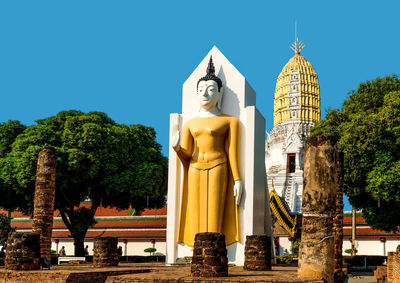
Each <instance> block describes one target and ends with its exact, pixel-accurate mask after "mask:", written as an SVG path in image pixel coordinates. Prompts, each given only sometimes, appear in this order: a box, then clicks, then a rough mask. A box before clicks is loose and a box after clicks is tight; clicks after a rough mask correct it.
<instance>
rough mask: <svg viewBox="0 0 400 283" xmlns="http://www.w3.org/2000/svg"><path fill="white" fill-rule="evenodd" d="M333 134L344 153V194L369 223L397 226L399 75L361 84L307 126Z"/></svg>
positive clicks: (399, 208)
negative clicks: (324, 114)
mask: <svg viewBox="0 0 400 283" xmlns="http://www.w3.org/2000/svg"><path fill="white" fill-rule="evenodd" d="M311 135H312V136H317V135H331V136H335V137H336V138H337V140H338V148H339V149H340V150H342V151H343V153H344V193H345V194H346V195H347V196H348V197H349V200H350V203H351V204H352V205H353V206H355V207H357V208H359V209H362V210H363V216H364V217H365V218H366V220H367V223H368V224H370V225H371V226H372V227H373V228H376V229H382V230H386V231H395V230H397V229H398V227H399V226H400V220H399V217H398V215H399V214H400V190H399V188H400V150H399V149H400V80H399V78H398V76H396V75H393V76H388V77H385V78H377V79H375V80H374V81H367V82H365V83H361V84H360V85H359V87H358V89H357V90H356V91H353V92H352V93H351V94H350V96H349V98H348V99H347V100H346V101H345V102H344V103H343V107H342V109H340V110H339V109H336V110H330V111H329V112H328V113H327V115H326V118H325V119H324V120H321V122H319V123H317V125H316V126H315V127H314V128H313V129H312V130H311Z"/></svg>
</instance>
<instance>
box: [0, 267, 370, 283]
mask: <svg viewBox="0 0 400 283" xmlns="http://www.w3.org/2000/svg"><path fill="white" fill-rule="evenodd" d="M2 271H3V272H4V269H3V268H0V273H1V272H2ZM107 271H111V273H114V274H113V275H111V274H110V277H108V280H107V282H158V280H160V279H162V281H166V280H167V281H168V282H177V280H180V281H183V282H192V280H193V278H192V277H191V276H190V266H189V265H188V266H165V264H164V263H153V262H152V263H120V264H119V266H118V267H108V268H93V267H92V266H91V265H89V264H87V263H86V264H62V265H60V266H52V268H51V270H49V271H47V270H41V271H31V273H32V274H34V273H46V272H47V273H48V275H51V274H63V273H77V272H78V273H93V272H107ZM136 272H145V273H136ZM23 273H30V272H29V271H25V272H23ZM127 273H135V274H127ZM296 280H299V279H298V277H297V267H296V266H283V265H282V266H280V265H274V266H272V271H257V272H253V271H246V270H243V267H241V266H230V267H229V278H225V279H223V278H221V279H218V280H216V281H218V282H220V281H221V282H228V281H230V282H294V281H296ZM0 281H1V280H0ZM54 282H58V281H53V283H54ZM297 282H300V281H297ZM309 282H310V281H309ZM372 282H376V280H375V278H374V277H373V275H372V273H358V274H354V276H353V277H350V278H349V279H348V280H347V281H346V283H372Z"/></svg>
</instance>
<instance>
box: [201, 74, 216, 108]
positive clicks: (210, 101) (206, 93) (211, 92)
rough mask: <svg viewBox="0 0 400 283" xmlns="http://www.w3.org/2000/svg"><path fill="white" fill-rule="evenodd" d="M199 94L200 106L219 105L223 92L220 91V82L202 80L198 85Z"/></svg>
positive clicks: (210, 106)
mask: <svg viewBox="0 0 400 283" xmlns="http://www.w3.org/2000/svg"><path fill="white" fill-rule="evenodd" d="M197 95H198V98H199V102H200V107H202V108H204V109H211V108H214V107H216V106H217V103H218V100H219V98H220V95H221V92H219V91H218V84H217V82H216V81H213V80H209V81H200V82H199V85H198V87H197Z"/></svg>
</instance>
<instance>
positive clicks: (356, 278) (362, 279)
mask: <svg viewBox="0 0 400 283" xmlns="http://www.w3.org/2000/svg"><path fill="white" fill-rule="evenodd" d="M347 282H348V283H376V279H375V277H374V275H373V274H372V273H362V272H360V273H355V274H353V277H350V278H349V279H348V281H347ZM347 282H346V283H347Z"/></svg>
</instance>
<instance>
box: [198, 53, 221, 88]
mask: <svg viewBox="0 0 400 283" xmlns="http://www.w3.org/2000/svg"><path fill="white" fill-rule="evenodd" d="M210 80H211V81H215V82H216V83H217V84H218V91H220V90H221V87H222V81H221V79H220V78H218V77H217V76H216V75H215V68H214V63H213V60H212V56H210V61H208V67H207V73H206V75H205V76H204V77H202V78H201V79H200V80H199V81H198V82H197V86H199V83H200V82H201V81H210Z"/></svg>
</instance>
